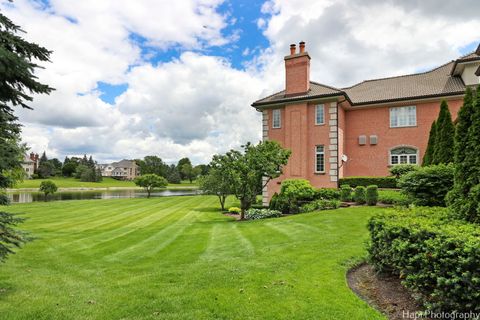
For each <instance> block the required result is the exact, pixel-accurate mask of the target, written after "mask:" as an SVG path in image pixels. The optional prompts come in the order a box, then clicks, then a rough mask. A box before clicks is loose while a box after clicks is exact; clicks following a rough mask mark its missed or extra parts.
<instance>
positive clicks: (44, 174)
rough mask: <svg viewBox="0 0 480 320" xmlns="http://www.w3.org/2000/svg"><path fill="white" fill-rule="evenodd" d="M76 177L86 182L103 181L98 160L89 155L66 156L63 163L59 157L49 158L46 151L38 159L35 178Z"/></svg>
mask: <svg viewBox="0 0 480 320" xmlns="http://www.w3.org/2000/svg"><path fill="white" fill-rule="evenodd" d="M55 176H57V177H60V176H63V177H74V178H76V179H80V181H84V182H100V181H102V172H101V171H100V169H99V168H97V162H96V161H95V160H93V157H92V156H90V157H89V158H87V155H86V154H85V155H83V158H81V157H70V158H69V157H68V156H67V157H65V160H64V161H63V163H62V162H61V161H60V160H58V159H57V158H53V159H48V157H47V155H46V153H45V152H43V153H42V156H41V157H40V158H39V159H38V165H37V169H36V170H35V172H34V175H33V178H34V179H35V178H40V179H47V178H50V177H55Z"/></svg>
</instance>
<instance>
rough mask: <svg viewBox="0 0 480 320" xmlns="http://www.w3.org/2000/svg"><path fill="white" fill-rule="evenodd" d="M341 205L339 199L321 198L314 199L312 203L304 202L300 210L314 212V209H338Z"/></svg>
mask: <svg viewBox="0 0 480 320" xmlns="http://www.w3.org/2000/svg"><path fill="white" fill-rule="evenodd" d="M339 207H340V201H339V200H335V199H333V200H326V199H319V200H315V201H312V202H310V203H307V204H304V205H303V206H302V207H301V208H300V212H303V213H305V212H312V211H319V210H328V209H338V208H339Z"/></svg>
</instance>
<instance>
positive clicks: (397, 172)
mask: <svg viewBox="0 0 480 320" xmlns="http://www.w3.org/2000/svg"><path fill="white" fill-rule="evenodd" d="M418 168H419V166H417V165H415V164H397V165H394V166H393V167H391V168H390V170H389V171H390V174H391V175H392V176H395V177H396V178H397V179H398V178H400V177H401V176H403V175H404V174H407V173H409V172H412V171H416V170H418Z"/></svg>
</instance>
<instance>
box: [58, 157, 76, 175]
mask: <svg viewBox="0 0 480 320" xmlns="http://www.w3.org/2000/svg"><path fill="white" fill-rule="evenodd" d="M77 166H78V162H76V161H72V160H66V161H65V162H64V164H63V166H62V175H63V176H65V177H71V176H73V175H74V174H75V171H76V170H77Z"/></svg>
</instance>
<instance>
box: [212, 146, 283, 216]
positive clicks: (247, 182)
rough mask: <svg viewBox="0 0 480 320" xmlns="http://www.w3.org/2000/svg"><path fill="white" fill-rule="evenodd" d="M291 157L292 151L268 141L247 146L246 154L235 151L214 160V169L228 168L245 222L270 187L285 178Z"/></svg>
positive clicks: (244, 151)
mask: <svg viewBox="0 0 480 320" xmlns="http://www.w3.org/2000/svg"><path fill="white" fill-rule="evenodd" d="M290 154H291V152H290V150H286V149H283V148H282V147H281V146H280V145H279V144H278V143H277V142H275V141H264V142H260V143H259V144H257V145H252V144H251V143H250V142H249V143H247V144H246V145H244V146H243V152H240V151H236V150H231V151H229V152H227V153H226V154H225V155H223V156H215V157H214V159H213V161H212V167H216V166H220V167H223V166H224V167H225V168H226V172H227V174H228V176H229V178H230V179H231V181H232V191H233V193H234V194H235V196H236V197H237V199H238V200H240V207H241V209H242V211H241V213H240V219H241V220H243V219H244V218H245V211H246V210H248V209H249V208H250V207H251V205H252V204H253V203H255V201H256V198H257V195H259V194H261V193H262V190H263V188H264V187H265V186H266V185H267V183H268V182H269V181H270V180H271V179H274V178H277V177H279V176H280V175H281V174H282V168H283V167H284V166H285V165H286V164H287V162H288V158H289V157H290ZM262 178H263V181H262Z"/></svg>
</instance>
